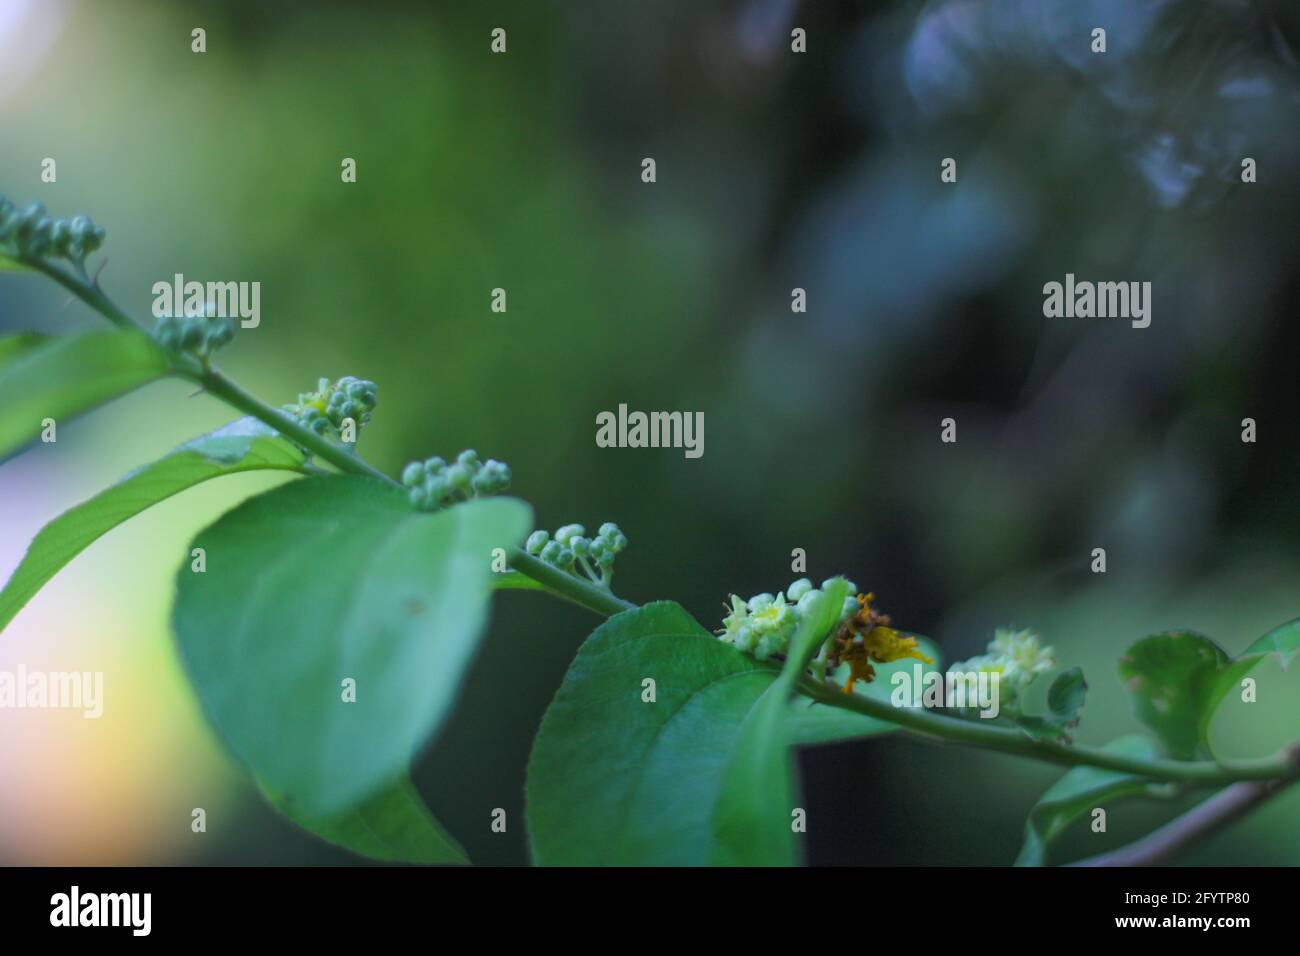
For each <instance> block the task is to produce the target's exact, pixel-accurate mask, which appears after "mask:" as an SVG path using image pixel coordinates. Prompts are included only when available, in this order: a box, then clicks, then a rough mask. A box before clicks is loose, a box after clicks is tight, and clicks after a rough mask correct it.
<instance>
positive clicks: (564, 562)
mask: <svg viewBox="0 0 1300 956" xmlns="http://www.w3.org/2000/svg"><path fill="white" fill-rule="evenodd" d="M551 543H552V544H554V543H555V542H554V541H552V542H551ZM573 561H574V557H573V552H572V551H571V550H569V549H568V548H561V549H560V553H559V554H558V555H557V556H556V558H555V563H556V565H558V566H559V567H561V568H563V569H564V570H565V571H571V570H573Z"/></svg>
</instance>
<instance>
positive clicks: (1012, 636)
mask: <svg viewBox="0 0 1300 956" xmlns="http://www.w3.org/2000/svg"><path fill="white" fill-rule="evenodd" d="M1055 667H1056V651H1055V649H1053V648H1051V647H1043V646H1041V644H1040V643H1039V639H1038V635H1037V634H1035V633H1034V632H1033V631H1029V630H1019V631H1013V630H1011V629H1010V628H1005V627H1000V628H998V629H997V630H996V631H994V632H993V640H991V641H989V645H988V652H987V653H985V654H980V655H979V656H977V657H972V658H971V659H970V660H966V661H958V662H957V663H955V664H953V665H952V666H951V667H949V668H948V671H949V673H958V674H962V675H964V674H970V673H981V672H982V673H988V674H997V675H998V692H999V694H1001V701H1002V707H1003V709H1004V710H1009V709H1014V705H1015V702H1016V700H1017V699H1018V698H1019V697H1020V695H1021V694H1022V693H1023V692H1024V690H1025V688H1026V687H1028V686H1029V684H1030V682H1031V681H1033V679H1034V678H1035V677H1037V676H1038V675H1039V674H1045V673H1047V672H1048V671H1051V670H1053V669H1055Z"/></svg>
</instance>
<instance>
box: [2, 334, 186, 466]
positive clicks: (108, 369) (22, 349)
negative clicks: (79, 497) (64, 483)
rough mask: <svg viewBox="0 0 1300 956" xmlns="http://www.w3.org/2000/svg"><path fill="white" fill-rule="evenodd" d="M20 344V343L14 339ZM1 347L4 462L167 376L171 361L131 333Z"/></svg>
mask: <svg viewBox="0 0 1300 956" xmlns="http://www.w3.org/2000/svg"><path fill="white" fill-rule="evenodd" d="M15 339H16V340H15ZM4 341H5V342H6V343H7V344H6V345H4V346H0V460H3V459H5V458H7V457H8V456H10V455H11V454H12V453H13V452H15V451H17V450H18V449H19V448H21V447H23V446H24V445H25V444H26V443H27V442H29V441H31V440H32V439H33V438H35V437H36V436H37V435H38V434H40V431H41V422H42V421H43V420H45V419H46V418H52V419H54V421H55V422H56V423H57V424H58V425H62V424H63V423H64V421H65V420H66V419H68V418H71V417H73V416H75V415H79V414H81V413H82V412H86V411H89V410H90V409H92V408H94V407H95V406H96V405H98V404H100V403H101V402H105V401H107V400H108V399H110V398H117V397H118V396H120V395H123V394H125V393H127V392H129V391H131V390H132V389H134V388H137V387H139V386H141V385H144V384H145V383H147V382H152V381H154V380H155V379H158V378H161V377H162V376H163V375H165V374H166V373H167V358H166V356H165V355H164V354H163V352H162V351H160V350H159V349H158V347H157V346H156V345H155V344H154V343H153V341H152V340H151V339H150V338H149V337H148V336H145V335H141V334H139V333H137V332H131V331H127V330H116V331H111V332H84V333H82V334H80V335H73V336H69V337H67V338H57V339H41V338H36V337H33V336H32V335H31V334H30V333H25V334H22V335H20V336H17V337H13V338H10V339H6V340H4Z"/></svg>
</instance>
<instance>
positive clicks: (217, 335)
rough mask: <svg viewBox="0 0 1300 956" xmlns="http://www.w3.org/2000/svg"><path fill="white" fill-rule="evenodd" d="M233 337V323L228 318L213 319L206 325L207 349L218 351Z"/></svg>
mask: <svg viewBox="0 0 1300 956" xmlns="http://www.w3.org/2000/svg"><path fill="white" fill-rule="evenodd" d="M234 337H235V322H234V320H233V319H230V318H222V319H215V320H213V321H212V322H210V323H209V324H208V348H209V349H211V350H215V349H219V348H221V347H222V346H223V345H227V344H229V343H230V340H231V339H233V338H234Z"/></svg>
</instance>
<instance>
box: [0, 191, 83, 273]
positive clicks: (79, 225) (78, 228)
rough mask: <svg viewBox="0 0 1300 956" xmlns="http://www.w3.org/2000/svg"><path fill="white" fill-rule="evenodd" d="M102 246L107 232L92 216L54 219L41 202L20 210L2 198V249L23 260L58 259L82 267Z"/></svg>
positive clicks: (0, 235) (0, 233)
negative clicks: (92, 219)
mask: <svg viewBox="0 0 1300 956" xmlns="http://www.w3.org/2000/svg"><path fill="white" fill-rule="evenodd" d="M103 242H104V228H103V227H102V226H97V225H95V224H94V223H93V222H91V221H90V217H89V216H82V215H77V216H73V217H72V218H71V219H54V218H51V217H50V216H47V215H46V214H45V207H44V206H43V205H41V204H40V203H38V202H34V203H31V204H30V205H27V206H25V207H23V208H22V209H19V208H18V207H17V206H15V205H14V204H13V203H12V202H10V201H9V200H8V199H6V198H5V197H4V196H0V245H2V246H8V247H10V248H12V249H13V250H14V252H15V253H16V254H17V257H18V258H20V259H43V258H59V259H67V260H68V261H70V262H74V263H76V264H77V265H81V264H82V263H84V262H85V259H86V256H88V255H90V254H91V253H92V252H94V251H95V250H96V249H98V248H99V247H100V246H101V245H103Z"/></svg>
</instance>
